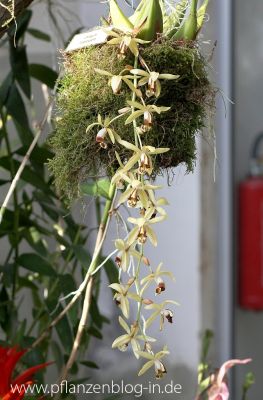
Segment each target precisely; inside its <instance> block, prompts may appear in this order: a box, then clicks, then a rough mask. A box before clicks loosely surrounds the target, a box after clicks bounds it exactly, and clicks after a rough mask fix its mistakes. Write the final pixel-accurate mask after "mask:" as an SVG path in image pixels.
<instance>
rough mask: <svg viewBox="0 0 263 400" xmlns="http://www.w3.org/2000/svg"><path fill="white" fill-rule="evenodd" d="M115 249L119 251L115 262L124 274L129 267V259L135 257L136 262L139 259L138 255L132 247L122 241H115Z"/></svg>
mask: <svg viewBox="0 0 263 400" xmlns="http://www.w3.org/2000/svg"><path fill="white" fill-rule="evenodd" d="M115 247H116V249H117V250H119V252H118V254H117V257H116V259H115V261H116V263H117V265H118V266H119V267H120V268H122V270H123V271H124V272H126V271H127V269H128V267H129V265H130V262H131V257H136V258H137V259H138V260H139V259H140V258H141V255H140V253H139V252H138V251H137V250H135V248H134V246H132V245H131V244H129V243H128V242H125V241H124V240H122V239H117V240H115Z"/></svg>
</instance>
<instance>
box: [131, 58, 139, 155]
mask: <svg viewBox="0 0 263 400" xmlns="http://www.w3.org/2000/svg"><path fill="white" fill-rule="evenodd" d="M137 68H138V56H135V58H134V69H137ZM133 84H134V87H135V89H137V85H138V78H137V76H136V75H134V79H133ZM135 100H136V93H135V91H134V92H133V93H132V101H135ZM134 111H135V109H134V107H132V112H133V113H134ZM133 129H134V140H135V146H136V147H138V133H137V122H136V119H134V120H133Z"/></svg>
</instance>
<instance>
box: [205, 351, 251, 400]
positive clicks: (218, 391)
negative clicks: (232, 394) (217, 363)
mask: <svg viewBox="0 0 263 400" xmlns="http://www.w3.org/2000/svg"><path fill="white" fill-rule="evenodd" d="M251 361H252V360H251V358H247V359H245V360H229V361H227V362H225V363H224V364H223V365H222V367H221V368H220V369H219V371H218V373H217V375H216V376H215V377H214V382H213V383H212V386H211V387H210V389H209V390H208V400H228V399H229V389H228V385H227V382H226V374H227V372H228V370H229V369H230V368H232V367H233V366H235V365H242V364H247V363H249V362H251Z"/></svg>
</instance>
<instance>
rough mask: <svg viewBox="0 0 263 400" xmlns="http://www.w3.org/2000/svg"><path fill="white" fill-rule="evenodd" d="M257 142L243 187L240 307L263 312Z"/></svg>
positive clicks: (261, 169) (262, 192) (262, 190)
mask: <svg viewBox="0 0 263 400" xmlns="http://www.w3.org/2000/svg"><path fill="white" fill-rule="evenodd" d="M262 142H263V133H261V134H260V135H258V137H257V138H256V140H255V142H254V144H253V148H252V157H251V168H250V176H249V177H248V178H247V179H246V180H245V181H243V182H242V183H241V184H240V186H239V266H240V269H239V304H240V306H241V307H243V308H246V309H250V310H263V156H261V157H260V154H259V146H260V144H261V143H262Z"/></svg>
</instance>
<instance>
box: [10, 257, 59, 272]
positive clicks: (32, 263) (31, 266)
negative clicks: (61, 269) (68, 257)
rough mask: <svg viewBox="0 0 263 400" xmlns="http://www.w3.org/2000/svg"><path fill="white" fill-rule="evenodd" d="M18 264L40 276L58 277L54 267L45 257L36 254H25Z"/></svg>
mask: <svg viewBox="0 0 263 400" xmlns="http://www.w3.org/2000/svg"><path fill="white" fill-rule="evenodd" d="M17 262H18V264H19V265H21V266H22V267H24V268H25V269H27V270H29V271H32V272H38V273H39V274H40V275H46V276H56V275H57V273H56V272H55V271H54V269H53V267H52V265H51V264H50V263H49V262H48V261H47V260H46V259H44V258H43V257H41V256H39V255H37V254H34V253H25V254H22V255H21V256H20V257H18V260H17Z"/></svg>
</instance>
